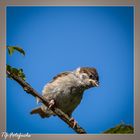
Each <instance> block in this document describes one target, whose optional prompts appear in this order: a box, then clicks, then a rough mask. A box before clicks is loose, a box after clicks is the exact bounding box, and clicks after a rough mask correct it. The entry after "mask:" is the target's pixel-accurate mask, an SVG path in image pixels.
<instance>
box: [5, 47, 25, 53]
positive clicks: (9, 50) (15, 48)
mask: <svg viewBox="0 0 140 140" xmlns="http://www.w3.org/2000/svg"><path fill="white" fill-rule="evenodd" d="M7 48H8V53H9V55H12V54H13V53H14V52H15V51H18V52H19V53H21V54H22V55H25V51H24V50H23V49H22V48H20V47H17V46H7Z"/></svg>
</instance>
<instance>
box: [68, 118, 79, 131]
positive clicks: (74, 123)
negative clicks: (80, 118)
mask: <svg viewBox="0 0 140 140" xmlns="http://www.w3.org/2000/svg"><path fill="white" fill-rule="evenodd" d="M69 121H70V122H73V126H72V127H73V128H75V126H76V125H77V121H76V120H75V119H74V118H73V117H72V118H70V120H69Z"/></svg>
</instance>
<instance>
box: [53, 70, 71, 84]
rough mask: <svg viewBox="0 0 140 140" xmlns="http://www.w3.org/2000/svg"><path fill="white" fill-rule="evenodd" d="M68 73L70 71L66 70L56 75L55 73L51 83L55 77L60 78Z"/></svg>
mask: <svg viewBox="0 0 140 140" xmlns="http://www.w3.org/2000/svg"><path fill="white" fill-rule="evenodd" d="M69 73H70V71H66V72H62V73H59V74H58V75H56V76H55V77H53V79H52V81H51V83H52V82H54V81H55V80H56V79H58V78H60V77H64V76H67V75H68V74H69Z"/></svg>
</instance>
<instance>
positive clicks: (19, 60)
mask: <svg viewBox="0 0 140 140" xmlns="http://www.w3.org/2000/svg"><path fill="white" fill-rule="evenodd" d="M133 18H134V17H133V7H123V6H121V7H114V6H112V7H103V6H102V7H96V6H95V7H77V6H75V7H66V6H65V7H57V6H56V7H21V6H20V7H15V6H11V7H10V6H9V7H7V45H17V46H20V47H22V48H23V49H24V50H25V52H26V56H25V57H23V56H21V55H20V54H18V53H14V54H13V56H12V57H10V56H8V55H7V63H8V64H10V65H12V66H14V67H17V68H23V69H24V72H25V74H26V77H27V82H28V83H30V84H31V85H32V87H33V88H35V89H36V90H37V91H38V92H39V93H41V91H42V88H43V86H44V85H45V84H46V83H47V82H49V81H50V80H51V79H52V77H53V76H55V75H56V74H58V73H60V72H63V71H67V70H74V69H76V68H77V67H82V66H88V67H95V68H97V70H98V73H99V76H100V86H99V87H98V88H91V89H89V90H87V91H85V94H84V97H83V100H82V102H81V104H80V105H79V106H78V108H77V109H76V110H75V111H74V112H73V117H74V118H75V119H76V120H77V121H78V123H79V124H80V125H81V126H82V127H83V128H84V129H85V130H86V131H87V132H88V133H92V134H96V133H101V132H103V131H104V130H106V129H108V128H110V127H114V126H115V125H117V124H119V123H121V121H124V122H125V123H127V124H131V125H134V116H133V115H134V112H133V111H134V109H133V107H134V105H133V104H134V101H133V99H134V92H133V90H134V85H133V78H134V75H133V72H134V70H133V69H134V67H133V66H134V62H133V61H134V42H133V35H134V34H133V31H134V29H133ZM6 94H7V132H18V133H20V132H21V133H27V132H28V133H40V134H41V133H46V134H54V133H55V134H58V133H60V134H72V133H75V132H74V131H73V130H72V129H71V128H69V127H68V126H67V125H66V124H65V123H64V122H63V121H61V120H60V119H59V118H58V117H50V118H49V119H41V118H40V117H39V116H38V115H30V111H31V110H32V108H34V107H36V106H37V105H36V100H35V99H34V98H33V97H32V96H30V95H28V94H26V93H25V92H24V91H23V90H22V88H21V87H20V86H19V85H18V84H17V83H16V82H15V81H11V80H9V79H7V93H6Z"/></svg>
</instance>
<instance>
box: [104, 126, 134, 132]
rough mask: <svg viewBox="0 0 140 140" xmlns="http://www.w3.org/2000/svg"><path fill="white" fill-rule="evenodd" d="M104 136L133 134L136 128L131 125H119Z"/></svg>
mask: <svg viewBox="0 0 140 140" xmlns="http://www.w3.org/2000/svg"><path fill="white" fill-rule="evenodd" d="M103 133H104V134H133V133H134V128H133V127H132V126H131V125H126V124H119V125H117V126H115V127H113V128H110V129H108V130H106V131H105V132H103Z"/></svg>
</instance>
